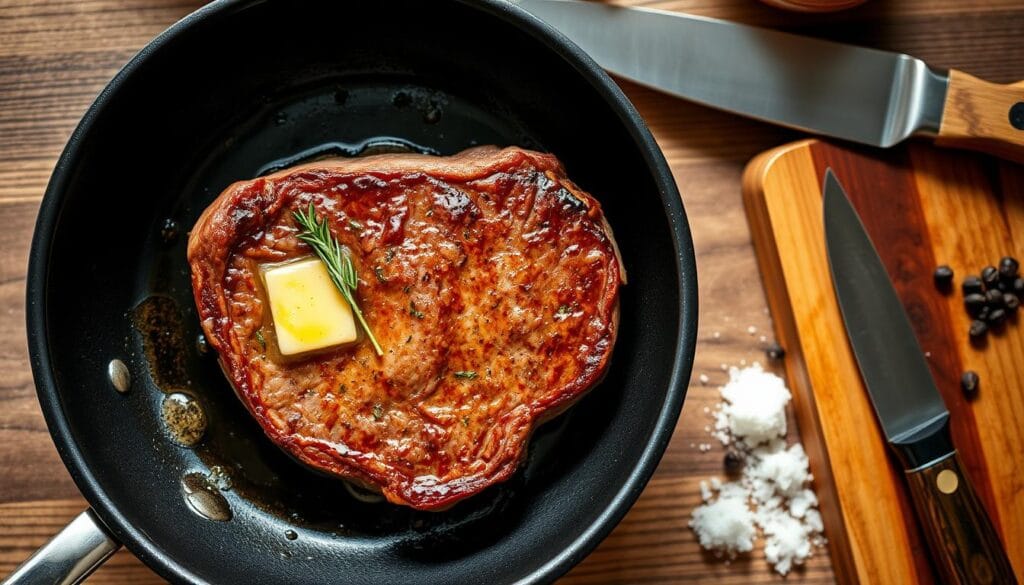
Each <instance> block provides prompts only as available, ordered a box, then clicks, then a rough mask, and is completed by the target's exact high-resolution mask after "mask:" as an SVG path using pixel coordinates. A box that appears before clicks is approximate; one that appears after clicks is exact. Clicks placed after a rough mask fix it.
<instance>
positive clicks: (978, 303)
mask: <svg viewBox="0 0 1024 585" xmlns="http://www.w3.org/2000/svg"><path fill="white" fill-rule="evenodd" d="M987 302H988V301H987V300H986V298H985V295H980V294H978V293H971V294H969V295H967V296H966V297H964V308H965V309H967V313H968V314H969V315H971V316H972V317H977V316H978V313H980V312H981V309H982V308H983V307H984V306H985V304H986V303H987Z"/></svg>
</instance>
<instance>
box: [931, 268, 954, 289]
mask: <svg viewBox="0 0 1024 585" xmlns="http://www.w3.org/2000/svg"><path fill="white" fill-rule="evenodd" d="M932 277H933V278H934V279H935V286H936V287H938V289H939V290H941V291H943V292H949V290H950V289H951V288H952V286H953V269H952V268H950V267H949V266H948V265H946V264H943V265H942V266H939V267H938V268H936V269H935V273H934V274H933V275H932Z"/></svg>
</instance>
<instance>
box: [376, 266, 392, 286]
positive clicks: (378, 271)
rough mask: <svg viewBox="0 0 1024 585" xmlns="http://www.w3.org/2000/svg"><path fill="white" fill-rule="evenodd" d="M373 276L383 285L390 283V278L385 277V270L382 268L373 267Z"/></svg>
mask: <svg viewBox="0 0 1024 585" xmlns="http://www.w3.org/2000/svg"><path fill="white" fill-rule="evenodd" d="M373 274H374V275H375V276H376V277H377V280H378V281H380V283H381V284H384V283H386V282H387V281H388V277H387V276H384V269H383V268H381V267H380V266H374V267H373Z"/></svg>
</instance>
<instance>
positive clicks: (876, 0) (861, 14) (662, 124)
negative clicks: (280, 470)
mask: <svg viewBox="0 0 1024 585" xmlns="http://www.w3.org/2000/svg"><path fill="white" fill-rule="evenodd" d="M623 3H633V4H643V5H647V6H652V7H658V8H664V9H670V10H680V11H686V12H691V13H695V14H701V15H706V16H714V17H719V18H729V19H733V20H737V21H742V22H746V23H750V24H760V25H764V26H773V27H778V28H783V29H787V30H793V31H798V32H802V33H806V34H811V35H816V36H823V37H829V38H833V39H837V40H842V41H848V42H853V43H858V44H864V45H871V46H876V47H879V48H884V49H890V50H897V51H903V52H908V53H911V54H913V55H915V56H918V57H921V58H923V59H925V60H927V61H928V62H929V63H930V64H932V65H934V66H937V67H955V68H958V69H964V70H966V71H968V72H971V73H973V74H975V75H978V76H981V77H984V78H987V79H989V80H991V81H996V82H1004V83H1005V82H1012V81H1017V80H1019V79H1024V50H1022V49H1021V46H1020V44H1021V40H1022V38H1024V3H1022V2H1021V1H1020V0H989V1H984V2H981V1H969V0H871V1H870V2H868V3H867V4H866V5H864V6H862V7H860V8H857V9H854V10H851V11H847V12H842V13H837V14H832V15H795V14H792V13H786V12H781V11H777V10H774V9H771V8H767V7H765V6H762V5H760V4H758V3H757V2H755V1H754V0H660V1H654V0H652V1H646V2H644V1H639V0H634V1H633V2H629V0H625V1H624V2H623ZM201 4H202V2H200V1H198V0H81V1H77V2H76V1H70V0H0V222H2V224H3V229H2V230H0V371H2V372H3V376H2V380H0V575H3V574H7V573H9V572H10V571H11V570H12V569H13V568H14V567H15V566H16V565H17V564H18V563H19V562H20V561H21V560H23V559H24V558H25V557H27V556H28V555H29V554H30V553H31V551H32V550H34V549H35V548H36V547H37V546H39V545H40V544H42V543H43V542H44V541H45V540H46V539H47V538H48V537H49V536H50V535H52V534H53V533H55V532H56V531H57V530H58V529H59V528H60V527H62V526H63V525H64V524H65V523H66V522H67V521H68V520H70V519H71V518H72V517H73V516H75V515H76V514H77V513H78V512H79V511H80V510H81V509H83V508H84V507H85V502H84V500H83V499H82V498H81V496H80V495H79V494H78V491H77V489H76V488H75V485H74V484H73V483H72V481H71V478H70V476H69V475H68V473H67V471H65V469H64V466H63V464H62V463H61V461H60V459H59V457H58V455H57V452H56V450H55V448H54V445H53V442H52V441H51V439H50V436H49V434H48V433H47V430H46V425H45V423H44V422H43V417H42V414H41V413H40V410H39V406H38V403H37V402H36V397H35V390H34V387H33V383H32V376H31V373H30V371H29V364H28V352H27V348H26V342H25V324H24V323H25V314H24V298H23V297H24V284H25V271H26V265H27V257H28V247H29V242H30V238H31V234H32V226H33V222H34V220H35V215H36V211H37V209H38V206H39V202H40V199H41V197H42V194H43V190H44V188H45V186H46V181H47V179H48V177H49V174H50V172H51V170H52V169H53V166H54V163H55V162H56V159H57V156H58V155H59V153H60V150H61V148H62V147H63V145H64V143H65V141H66V140H67V138H68V136H69V135H70V134H71V131H72V129H73V128H74V126H75V124H76V123H77V122H78V119H79V118H80V117H81V115H82V114H83V113H84V111H85V109H86V108H87V107H88V105H89V104H90V103H91V102H92V100H93V98H94V97H95V96H96V94H97V93H98V92H99V91H100V89H101V88H102V87H103V86H104V85H105V84H106V83H107V81H108V80H109V79H110V78H111V77H112V76H113V75H114V73H115V72H116V71H117V70H118V68H119V67H121V66H122V65H123V64H124V63H125V62H126V61H128V59H129V58H131V56H132V55H133V54H134V53H135V52H136V51H137V50H138V49H139V48H141V47H142V46H143V45H144V44H145V43H146V42H147V41H149V40H150V39H151V38H152V37H153V36H154V35H156V34H157V33H158V32H160V31H161V30H162V29H164V28H165V27H166V26H168V25H169V24H171V23H172V22H174V21H175V20H177V19H178V18H180V17H182V16H184V15H185V14H187V13H188V12H190V11H192V10H194V9H196V8H197V7H199V6H200V5H201ZM623 86H624V89H625V90H626V92H627V94H629V96H630V97H631V98H632V99H633V100H634V102H635V103H636V105H637V107H638V108H639V109H640V112H641V113H642V114H643V115H644V117H645V118H646V120H647V122H648V124H649V125H650V127H651V129H652V130H653V132H654V135H655V137H656V138H657V139H658V141H659V143H660V144H661V147H662V148H663V149H664V152H665V156H666V157H667V158H668V161H669V163H670V164H671V166H672V170H673V171H674V173H675V176H676V179H677V181H678V182H679V187H680V191H681V192H682V197H683V201H684V204H685V206H686V211H687V213H688V214H689V217H690V224H691V226H692V228H693V238H694V242H695V244H696V250H697V264H698V272H699V275H698V277H699V281H700V331H699V346H698V349H697V357H696V363H695V366H694V376H693V382H692V383H691V385H690V388H689V393H688V395H687V399H686V405H685V407H684V408H683V414H682V416H681V418H680V419H679V426H678V427H677V429H676V432H675V436H674V437H673V439H672V443H671V445H670V446H669V448H668V451H667V452H666V453H665V456H664V459H662V462H661V465H660V467H659V468H658V471H657V473H656V474H655V475H654V478H653V479H652V480H651V482H650V484H649V485H648V487H647V489H646V491H645V492H644V493H643V495H642V496H641V497H640V500H639V501H638V502H637V504H636V506H635V507H634V508H633V510H632V511H631V512H630V513H629V514H628V515H627V516H626V518H625V520H624V521H623V522H622V524H621V525H619V527H618V528H616V530H615V531H614V532H613V533H612V535H611V536H609V537H608V539H607V540H606V541H605V542H604V543H603V544H601V546H600V547H599V548H598V549H597V550H596V551H595V552H594V553H593V554H592V555H591V556H590V557H589V558H588V559H586V560H585V561H584V562H583V563H582V564H581V565H579V566H578V567H577V568H576V569H574V570H573V571H572V572H571V573H570V574H569V575H568V576H567V577H566V578H565V579H564V582H565V583H639V582H645V583H646V582H652V583H653V582H664V583H675V582H680V581H684V580H688V581H692V582H694V583H717V584H720V585H727V584H731V583H735V584H740V583H768V582H777V581H781V579H780V578H779V577H777V576H776V575H774V574H773V573H771V572H770V571H769V570H768V567H767V565H766V564H765V562H764V560H763V555H762V554H760V553H758V554H754V555H753V556H752V557H749V558H743V559H740V560H738V561H736V562H733V563H732V564H730V565H726V564H724V563H722V562H718V561H715V560H714V559H713V557H712V556H710V555H708V554H706V553H703V552H702V551H701V549H700V547H699V546H698V544H697V542H696V540H695V538H694V535H693V533H692V532H691V531H690V530H689V528H688V527H687V522H688V521H689V517H690V511H691V509H692V508H693V507H694V506H695V505H697V504H698V503H699V499H700V498H699V489H698V484H699V482H700V480H702V479H705V478H707V477H709V476H711V475H714V474H716V473H719V472H720V470H721V460H722V450H721V449H720V447H719V446H718V444H717V442H715V441H713V440H712V439H711V438H710V437H709V435H708V433H707V432H706V431H705V430H704V429H705V426H706V425H707V424H709V417H708V415H707V414H706V413H705V412H704V408H705V407H711V406H713V405H714V403H715V402H716V400H717V396H718V392H717V390H716V386H717V384H719V383H721V382H722V381H724V379H725V377H726V374H725V373H724V372H723V371H722V370H721V368H720V365H721V364H723V363H724V364H739V363H740V361H741V360H746V361H747V362H749V361H753V360H755V359H760V360H762V361H763V353H762V350H763V346H764V343H763V342H761V341H760V336H761V335H762V334H763V335H767V336H768V337H769V339H770V338H771V337H772V333H771V327H772V325H771V321H770V317H769V316H768V314H767V309H766V304H765V299H764V293H763V291H762V288H761V281H760V278H759V276H758V273H757V267H756V264H755V260H754V254H753V249H752V248H751V243H750V234H749V230H748V229H747V222H746V219H745V216H744V213H743V207H742V204H741V200H740V174H741V172H742V170H743V167H744V165H745V164H746V162H747V161H748V160H749V159H750V158H751V157H752V156H754V155H755V154H757V153H758V152H760V151H762V150H765V149H767V148H770V147H772V146H775V145H777V144H781V143H783V142H786V141H789V140H792V139H794V138H796V137H797V136H798V135H797V134H796V133H794V132H790V131H786V130H781V129H777V128H773V127H771V126H768V125H765V124H760V123H756V122H750V121H746V120H743V119H740V118H736V117H733V116H730V115H727V114H723V113H719V112H715V111H712V110H709V109H706V108H702V107H700V106H696V105H692V104H688V103H685V102H681V101H678V100H675V99H672V98H669V97H666V96H663V95H660V94H657V93H655V92H652V91H649V90H646V89H643V88H639V87H636V86H633V85H631V84H627V83H623ZM751 326H753V327H754V328H756V329H757V333H756V334H754V335H751V334H749V333H748V327H751ZM700 374H706V375H707V376H708V377H709V378H710V382H709V383H708V384H707V385H704V384H701V383H700V382H699V381H698V375H700ZM701 443H711V444H713V448H712V449H711V450H710V451H708V452H701V451H700V450H699V449H698V448H697V446H699V445H700V444H701ZM787 581H788V582H790V583H793V584H797V583H831V582H834V577H833V574H832V570H831V564H830V562H829V559H828V555H827V552H826V551H824V550H821V551H818V552H817V553H816V555H815V556H814V557H813V558H811V559H810V560H809V561H808V563H807V564H806V566H805V567H803V568H802V569H799V570H797V571H795V572H794V573H793V574H791V575H790V576H789V578H788V579H787ZM90 582H92V583H150V582H160V579H159V578H158V577H156V576H155V575H154V574H153V573H151V572H150V571H149V570H148V569H147V568H146V567H145V566H143V565H142V564H141V563H140V562H139V561H137V560H136V559H135V558H134V557H132V555H131V554H130V553H128V552H126V551H124V550H122V551H120V552H118V553H117V554H116V555H115V556H114V558H113V559H111V560H110V561H108V562H107V564H106V565H104V566H103V567H102V568H101V569H100V570H99V571H97V572H96V573H95V574H94V576H93V577H92V578H91V580H90Z"/></svg>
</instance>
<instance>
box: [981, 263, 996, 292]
mask: <svg viewBox="0 0 1024 585" xmlns="http://www.w3.org/2000/svg"><path fill="white" fill-rule="evenodd" d="M981 281H982V282H984V283H985V286H987V287H989V288H991V287H993V286H995V285H996V283H997V282H999V270H997V269H996V267H995V266H986V267H984V268H982V269H981Z"/></svg>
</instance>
